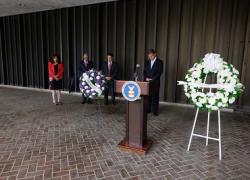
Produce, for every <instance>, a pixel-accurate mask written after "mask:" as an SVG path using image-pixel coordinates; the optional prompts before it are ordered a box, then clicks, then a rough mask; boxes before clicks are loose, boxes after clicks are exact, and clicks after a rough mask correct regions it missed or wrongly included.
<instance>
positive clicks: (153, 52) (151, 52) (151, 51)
mask: <svg viewBox="0 0 250 180" xmlns="http://www.w3.org/2000/svg"><path fill="white" fill-rule="evenodd" d="M147 54H156V50H155V49H152V48H150V49H148V50H147Z"/></svg>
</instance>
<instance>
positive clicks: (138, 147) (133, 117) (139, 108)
mask: <svg viewBox="0 0 250 180" xmlns="http://www.w3.org/2000/svg"><path fill="white" fill-rule="evenodd" d="M125 82H126V81H116V82H115V91H116V93H122V86H123V84H124V83H125ZM137 84H138V85H139V86H140V89H141V97H140V99H138V100H136V101H127V103H126V137H125V138H124V140H122V141H121V142H120V143H119V144H118V147H119V148H121V149H122V150H127V151H132V152H136V153H139V154H146V153H147V151H148V150H149V148H150V147H151V146H152V141H150V140H148V139H147V110H148V94H149V83H148V82H138V81H137Z"/></svg>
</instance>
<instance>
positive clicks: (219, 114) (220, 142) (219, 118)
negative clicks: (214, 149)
mask: <svg viewBox="0 0 250 180" xmlns="http://www.w3.org/2000/svg"><path fill="white" fill-rule="evenodd" d="M218 129H219V158H220V160H221V127H220V110H218Z"/></svg>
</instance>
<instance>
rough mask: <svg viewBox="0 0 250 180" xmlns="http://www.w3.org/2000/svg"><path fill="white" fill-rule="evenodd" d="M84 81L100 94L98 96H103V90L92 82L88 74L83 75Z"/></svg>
mask: <svg viewBox="0 0 250 180" xmlns="http://www.w3.org/2000/svg"><path fill="white" fill-rule="evenodd" d="M82 80H83V81H85V82H86V83H87V84H88V85H89V86H90V87H91V88H92V89H94V90H95V91H96V92H97V93H98V96H100V95H101V94H102V90H101V89H100V88H99V87H97V86H95V85H94V84H93V83H92V82H91V80H90V79H89V76H88V75H87V74H86V73H84V74H83V78H82Z"/></svg>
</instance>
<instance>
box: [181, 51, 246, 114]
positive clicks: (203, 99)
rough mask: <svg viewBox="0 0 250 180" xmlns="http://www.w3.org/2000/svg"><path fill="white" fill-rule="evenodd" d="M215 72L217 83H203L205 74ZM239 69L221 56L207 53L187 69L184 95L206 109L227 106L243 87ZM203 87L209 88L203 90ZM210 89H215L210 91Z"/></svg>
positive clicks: (233, 100)
mask: <svg viewBox="0 0 250 180" xmlns="http://www.w3.org/2000/svg"><path fill="white" fill-rule="evenodd" d="M213 73H214V74H217V84H205V82H206V79H207V76H208V75H210V74H213ZM238 76H239V71H238V70H237V69H235V68H234V67H233V65H232V64H229V63H227V62H225V61H223V59H222V58H221V56H220V55H219V54H214V53H209V54H206V55H205V57H204V58H203V59H201V60H200V61H199V62H198V63H195V64H194V66H193V67H192V68H190V69H189V70H188V73H187V74H186V76H185V81H178V83H179V85H184V91H185V95H186V96H187V98H188V99H189V100H191V101H192V102H193V103H194V104H195V106H196V107H198V108H202V109H206V110H208V111H211V110H218V109H221V108H225V107H228V105H229V104H232V103H234V102H235V100H236V99H237V98H238V97H239V96H240V94H241V92H242V91H243V89H244V86H243V85H242V84H241V83H240V80H239V78H238ZM204 88H208V89H210V91H209V92H207V93H206V92H204V91H203V90H204ZM212 89H217V91H216V92H212Z"/></svg>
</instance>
